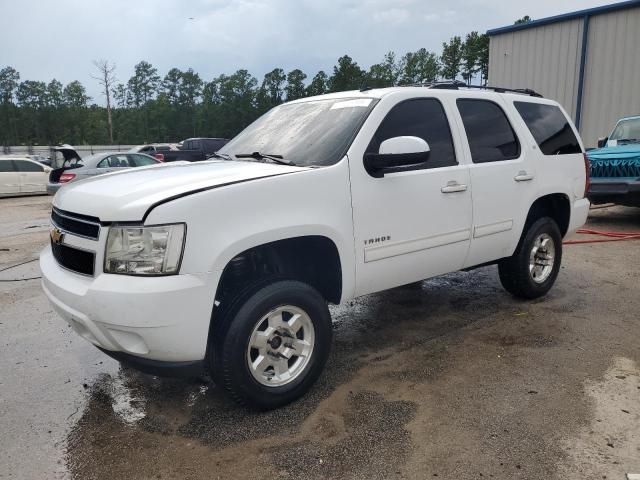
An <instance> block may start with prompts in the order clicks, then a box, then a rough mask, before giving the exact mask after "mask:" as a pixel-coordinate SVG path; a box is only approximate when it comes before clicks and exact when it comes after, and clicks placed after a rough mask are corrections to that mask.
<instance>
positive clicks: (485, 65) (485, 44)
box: [478, 33, 489, 85]
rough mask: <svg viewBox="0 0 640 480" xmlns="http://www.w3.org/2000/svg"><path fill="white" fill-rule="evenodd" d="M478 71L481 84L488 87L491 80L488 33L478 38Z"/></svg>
mask: <svg viewBox="0 0 640 480" xmlns="http://www.w3.org/2000/svg"><path fill="white" fill-rule="evenodd" d="M478 71H479V72H480V84H481V85H486V83H487V79H488V78H489V35H487V34H486V33H483V34H482V35H480V36H478Z"/></svg>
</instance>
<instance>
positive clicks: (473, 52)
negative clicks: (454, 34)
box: [460, 32, 480, 83]
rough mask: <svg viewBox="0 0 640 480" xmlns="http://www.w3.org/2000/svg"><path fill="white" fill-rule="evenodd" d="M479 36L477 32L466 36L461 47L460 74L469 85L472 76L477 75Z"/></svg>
mask: <svg viewBox="0 0 640 480" xmlns="http://www.w3.org/2000/svg"><path fill="white" fill-rule="evenodd" d="M479 39H480V36H479V35H478V32H471V33H468V34H467V37H466V38H465V40H464V44H463V45H462V67H461V72H460V73H461V74H462V78H463V79H464V81H465V82H467V83H471V79H472V78H473V76H474V75H475V74H476V73H478V61H479V58H480V43H479Z"/></svg>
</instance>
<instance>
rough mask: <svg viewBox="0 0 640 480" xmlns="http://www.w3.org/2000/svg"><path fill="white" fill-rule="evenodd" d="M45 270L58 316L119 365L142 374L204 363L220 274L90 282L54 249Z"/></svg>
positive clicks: (46, 254)
mask: <svg viewBox="0 0 640 480" xmlns="http://www.w3.org/2000/svg"><path fill="white" fill-rule="evenodd" d="M40 269H41V270H42V288H43V289H44V292H45V294H46V295H47V297H48V298H49V300H50V301H51V304H52V305H53V308H54V309H55V310H56V312H57V313H58V314H59V315H60V316H61V317H62V318H63V319H64V320H65V321H66V322H67V323H68V324H69V325H70V326H71V327H72V328H73V329H74V330H75V331H76V332H77V333H78V334H79V335H80V336H81V337H83V338H84V339H86V340H87V341H89V342H91V343H92V344H94V345H95V346H97V347H98V348H100V349H102V350H108V351H109V352H110V354H111V355H112V356H113V357H115V358H117V359H118V360H123V362H124V363H129V364H133V366H136V367H137V368H139V369H140V370H143V371H148V370H149V369H145V368H142V367H144V366H145V365H147V366H148V365H155V366H161V365H162V362H165V363H166V362H169V363H167V364H166V366H174V367H175V366H185V367H189V364H191V366H192V367H193V366H194V365H195V364H197V363H199V362H202V361H203V360H204V358H205V352H206V347H207V338H208V334H209V324H210V321H211V313H212V310H213V300H214V295H215V285H216V282H217V276H216V275H215V274H212V273H201V274H184V275H172V276H166V277H132V276H125V275H111V274H105V273H101V272H97V273H96V275H95V277H89V276H84V275H79V274H76V273H74V272H71V271H68V270H66V269H64V268H63V267H61V266H60V265H59V264H58V263H57V261H56V260H55V258H54V257H53V254H52V252H51V247H50V246H48V247H47V248H45V250H43V252H42V253H41V254H40ZM136 361H138V365H135V363H136ZM158 362H161V363H160V364H159V365H158ZM180 364H182V365H180ZM140 365H142V367H140Z"/></svg>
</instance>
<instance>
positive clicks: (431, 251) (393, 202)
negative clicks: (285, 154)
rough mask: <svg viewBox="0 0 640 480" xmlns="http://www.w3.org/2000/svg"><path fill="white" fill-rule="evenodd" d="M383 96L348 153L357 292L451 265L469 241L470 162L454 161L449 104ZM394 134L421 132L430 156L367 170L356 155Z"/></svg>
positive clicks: (460, 259) (455, 140)
mask: <svg viewBox="0 0 640 480" xmlns="http://www.w3.org/2000/svg"><path fill="white" fill-rule="evenodd" d="M388 103H393V104H392V106H387V107H386V108H385V107H384V101H381V103H380V104H379V105H378V106H377V108H376V110H378V109H380V110H378V111H382V112H384V117H383V118H382V120H381V121H380V120H379V122H380V123H379V124H378V126H377V128H376V127H374V128H375V130H374V131H375V133H373V135H372V136H371V133H369V134H368V135H369V136H370V140H369V139H366V140H363V141H368V144H366V143H364V144H362V145H366V147H365V149H364V151H362V150H361V151H360V152H358V153H356V152H357V148H358V147H357V146H356V148H355V149H353V150H352V151H351V152H350V156H349V168H350V172H351V189H352V203H353V218H354V235H355V251H356V294H357V295H364V294H366V293H371V292H375V291H380V290H384V289H387V288H391V287H395V286H399V285H404V284H407V283H411V282H415V281H418V280H422V279H424V278H428V277H432V276H436V275H440V274H443V273H447V272H450V271H455V270H458V269H460V268H462V266H463V263H464V260H465V257H466V255H467V252H468V249H469V244H470V236H471V235H470V233H471V223H472V208H471V183H470V179H469V168H468V165H466V164H460V163H459V159H460V160H462V158H463V156H462V154H461V152H462V149H461V144H460V138H459V136H458V135H457V133H456V134H455V135H452V131H453V132H457V130H456V129H455V128H454V129H452V128H451V126H450V123H449V117H448V115H447V109H450V108H451V107H450V106H446V105H444V104H443V103H442V102H441V101H440V100H439V99H436V98H429V97H424V98H422V97H421V98H408V99H406V100H403V101H400V102H397V101H392V100H390V101H389V102H388ZM374 113H375V110H374ZM375 117H376V115H371V117H370V120H372V121H373V118H375ZM365 130H366V129H364V128H363V130H361V132H360V135H359V137H361V136H362V135H367V133H366V131H365ZM400 136H414V137H419V138H422V139H424V140H425V141H426V142H427V143H428V145H429V149H430V154H429V159H428V160H427V161H426V162H425V163H424V164H422V165H420V166H413V167H408V168H405V169H404V170H403V169H400V170H401V171H397V169H396V171H393V172H392V173H386V174H385V175H384V176H383V177H382V178H375V177H374V176H372V175H370V174H369V173H368V172H367V170H366V169H365V167H364V165H363V155H364V154H366V153H369V152H372V153H378V152H379V147H380V144H381V143H382V142H383V141H384V140H387V139H389V138H394V137H400ZM354 145H355V142H354ZM354 150H355V152H354ZM352 156H353V158H352Z"/></svg>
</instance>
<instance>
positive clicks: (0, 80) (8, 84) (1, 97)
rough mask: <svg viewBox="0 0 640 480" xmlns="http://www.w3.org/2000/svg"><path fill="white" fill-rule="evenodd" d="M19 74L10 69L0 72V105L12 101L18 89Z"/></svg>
mask: <svg viewBox="0 0 640 480" xmlns="http://www.w3.org/2000/svg"><path fill="white" fill-rule="evenodd" d="M19 80H20V74H19V73H18V72H17V71H16V70H15V69H14V68H12V67H4V68H3V69H2V70H0V103H1V104H2V105H7V104H9V103H11V102H12V101H13V95H14V93H15V90H16V88H18V81H19Z"/></svg>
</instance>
